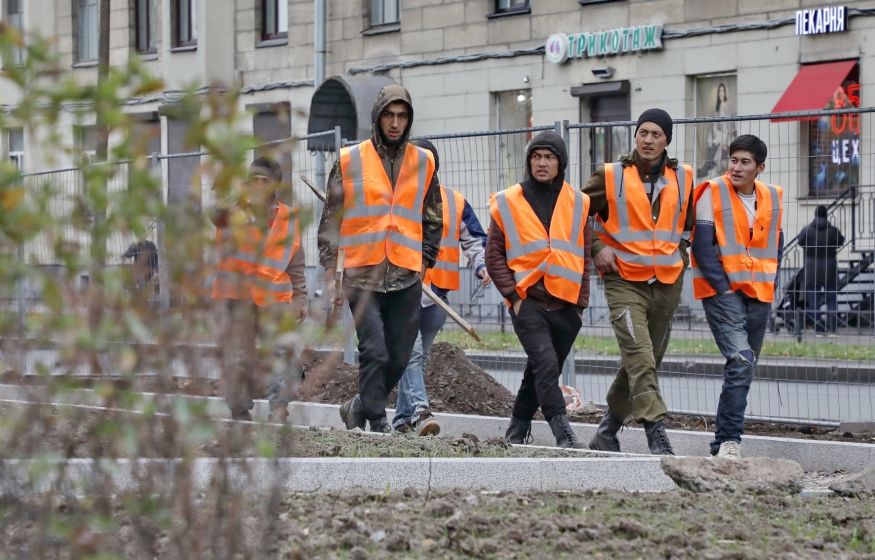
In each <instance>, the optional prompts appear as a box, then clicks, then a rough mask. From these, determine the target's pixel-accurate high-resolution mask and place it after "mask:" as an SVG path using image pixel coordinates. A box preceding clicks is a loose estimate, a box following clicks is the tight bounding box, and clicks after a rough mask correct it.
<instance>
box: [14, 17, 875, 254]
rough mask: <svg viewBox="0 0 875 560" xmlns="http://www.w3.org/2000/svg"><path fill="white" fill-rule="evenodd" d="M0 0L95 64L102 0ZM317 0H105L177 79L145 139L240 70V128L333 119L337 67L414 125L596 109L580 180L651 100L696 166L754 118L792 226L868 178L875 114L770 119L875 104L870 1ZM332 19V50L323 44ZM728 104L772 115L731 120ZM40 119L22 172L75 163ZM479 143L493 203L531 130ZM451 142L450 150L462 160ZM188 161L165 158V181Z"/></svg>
mask: <svg viewBox="0 0 875 560" xmlns="http://www.w3.org/2000/svg"><path fill="white" fill-rule="evenodd" d="M0 4H2V10H3V12H2V13H3V17H4V19H5V21H6V22H8V23H9V24H10V25H13V26H15V27H18V28H20V29H22V30H23V31H24V32H25V33H31V32H33V33H40V34H43V35H51V36H54V37H56V43H55V44H56V48H57V53H58V55H59V56H60V57H61V60H62V63H63V65H64V67H65V68H68V69H69V72H70V73H71V75H73V76H74V77H76V79H77V80H81V81H83V82H94V81H96V57H97V29H98V26H97V17H98V0H27V1H24V0H0ZM319 4H320V2H319V0H315V1H314V0H209V1H208V0H125V1H123V2H112V11H111V18H110V27H111V32H110V51H111V55H110V60H111V63H112V64H121V63H123V62H124V61H125V60H127V59H128V58H129V57H139V58H140V59H141V60H142V62H143V64H144V65H145V66H146V67H147V68H148V69H150V70H151V71H152V72H153V73H154V74H155V75H157V76H159V77H161V78H162V79H163V80H164V82H165V84H166V88H167V91H166V92H165V93H164V94H162V95H157V96H153V97H150V98H143V99H131V100H130V101H129V104H128V110H129V111H130V112H131V113H134V114H136V115H138V117H139V120H141V122H142V123H143V127H144V129H145V130H148V131H149V133H150V135H151V137H152V138H153V143H152V144H151V145H150V151H154V152H156V153H165V154H169V153H177V152H183V151H188V150H190V149H191V147H188V146H184V144H183V141H182V139H183V137H184V134H185V130H186V124H185V122H184V121H178V120H174V119H173V118H171V117H169V116H167V113H166V111H164V110H163V109H164V107H166V106H167V105H168V104H172V103H173V101H174V92H178V91H179V90H182V89H184V88H185V87H189V86H195V87H207V86H214V85H221V86H223V87H240V88H242V90H243V92H244V93H243V95H241V97H240V99H241V103H242V104H243V105H244V106H245V108H247V109H249V110H250V111H251V114H252V118H251V123H250V124H249V125H247V126H250V125H251V127H252V128H251V130H252V131H254V132H255V133H256V135H258V136H260V137H262V138H263V139H265V140H273V139H279V138H284V137H288V136H292V135H301V134H305V133H307V132H308V131H309V132H317V131H320V130H325V129H328V128H332V127H333V124H332V122H331V119H330V118H328V119H322V120H314V119H313V115H314V114H317V113H319V112H318V111H317V110H316V109H317V107H316V106H315V105H316V103H315V100H316V99H317V97H318V94H319V92H320V91H327V89H325V90H323V89H322V88H324V87H325V86H326V84H327V83H328V82H322V83H320V84H316V83H315V82H316V79H317V76H325V77H326V78H328V80H329V81H331V82H332V83H335V84H337V83H339V84H342V86H343V87H347V88H348V93H350V96H351V97H352V98H351V99H350V100H348V102H351V103H352V104H354V105H357V106H358V107H357V109H358V110H360V111H361V110H362V109H365V111H363V112H362V114H366V113H367V112H368V111H369V109H370V102H371V100H370V99H355V92H356V91H367V88H364V89H356V87H355V84H356V83H359V82H368V81H369V80H370V81H375V80H376V81H377V82H379V81H381V80H383V81H385V80H391V81H393V82H395V83H399V84H402V85H404V86H405V87H407V89H408V90H409V91H410V92H411V94H412V96H413V99H414V104H415V125H414V134H416V135H420V136H424V135H429V136H435V135H437V136H440V135H448V134H451V133H470V132H473V131H486V130H494V129H520V128H527V127H532V126H538V125H552V124H553V123H554V122H557V121H568V122H570V123H585V124H588V128H582V129H579V130H578V131H577V132H576V136H574V138H576V139H573V140H572V144H573V146H572V154H573V155H572V159H573V160H574V161H575V162H576V168H575V171H574V172H573V173H572V178H573V180H574V181H575V182H582V181H585V179H586V177H587V176H588V173H589V171H590V170H591V169H592V167H593V166H594V165H595V164H598V163H600V162H602V161H612V160H614V159H615V158H616V156H617V155H618V154H620V153H623V152H625V151H627V150H628V149H629V148H630V147H631V132H632V131H631V129H630V127H629V126H623V125H617V124H616V123H621V122H624V121H630V120H635V118H636V117H637V115H638V114H639V113H640V112H641V111H642V110H644V109H646V108H648V107H654V106H658V107H662V108H664V109H665V110H667V111H668V112H669V113H670V114H671V115H673V116H674V117H675V118H676V119H679V120H682V119H696V118H701V119H703V121H702V122H701V123H697V122H692V123H687V124H684V125H682V126H679V127H678V128H677V129H676V131H675V139H674V141H673V142H672V145H671V146H670V147H669V151H670V153H671V155H673V156H678V157H680V158H681V159H683V160H684V161H688V162H690V163H691V164H693V165H694V168H695V169H696V174H697V178H698V179H704V178H707V177H710V176H713V175H717V174H719V173H720V172H722V167H723V165H725V161H726V158H727V157H728V153H727V150H728V144H729V142H730V141H731V139H732V137H734V135H735V134H737V133H742V132H747V131H750V132H753V133H757V134H759V135H761V136H763V137H764V139H765V140H766V141H767V143H769V144H770V149H771V154H770V155H771V159H770V161H769V164H768V165H769V167H767V171H766V177H764V178H765V179H766V180H768V181H772V182H775V183H780V184H782V185H783V186H785V192H786V193H787V194H786V197H787V200H785V205H786V206H787V208H788V212H787V213H786V216H787V218H786V220H785V230H786V231H788V232H790V233H791V234H793V233H795V232H796V231H798V230H799V228H801V227H802V225H804V224H805V223H806V222H807V221H808V220H810V217H811V215H812V214H813V210H814V206H815V205H817V204H821V203H824V202H829V201H831V200H833V199H834V198H835V197H837V196H839V195H841V193H843V192H845V191H847V190H848V188H849V187H859V188H861V189H865V188H870V189H871V188H872V185H873V184H875V171H873V167H872V162H871V158H870V157H868V156H869V155H870V154H872V152H873V149H872V140H871V132H870V131H869V130H867V125H868V124H869V123H870V122H871V121H870V120H869V119H868V118H867V116H866V115H859V116H856V115H854V116H847V115H845V116H834V117H832V118H830V117H827V118H799V117H794V118H788V119H783V120H777V119H770V118H769V115H771V114H773V113H775V112H783V111H817V110H821V109H827V108H838V107H850V106H860V107H869V106H873V105H875V103H873V101H872V94H871V93H870V91H869V90H870V88H871V87H872V86H873V85H875V53H873V52H872V49H868V48H867V45H868V43H870V42H871V41H872V37H875V0H849V1H847V2H842V3H835V2H828V1H826V0H820V1H816V0H772V1H770V2H762V1H760V0H722V1H719V2H718V1H704V0H324V3H323V5H324V14H325V17H324V20H322V19H321V18H317V15H318V13H319V10H317V5H319ZM320 31H324V41H325V47H324V53H322V54H323V56H322V57H321V58H322V60H323V61H324V63H323V64H324V66H322V67H319V66H318V64H319V62H318V58H319V57H317V56H316V54H317V53H316V50H321V48H317V47H316V46H314V45H315V44H316V40H317V39H318V37H319V35H320ZM14 63H15V60H11V61H6V60H4V64H14ZM341 89H342V88H341ZM314 94H316V95H314ZM16 95H17V93H16V92H15V91H13V90H11V89H10V88H9V87H8V86H7V85H6V84H2V83H0V105H4V106H11V105H14V104H15V103H16V102H17V101H18V99H17V98H16ZM326 99H328V100H332V101H330V103H332V104H336V103H338V102H337V101H336V98H334V97H330V96H329V97H327V98H326ZM734 115H739V116H741V115H762V116H763V117H762V118H760V119H759V120H752V121H739V122H735V121H732V120H731V117H732V116H734ZM360 120H361V119H360ZM592 123H606V124H605V125H604V126H594V125H592ZM612 123H614V124H612ZM368 124H369V123H362V122H359V123H358V129H357V131H358V133H354V132H350V130H351V129H344V133H345V134H344V136H346V137H347V139H349V140H353V139H355V138H354V136H361V132H360V131H361V130H366V129H367V126H365V125H368ZM89 126H90V124H89V123H81V122H74V121H73V119H72V118H71V119H70V121H69V127H68V128H69V130H68V131H67V133H68V134H69V138H70V142H71V144H75V143H77V142H78V143H80V144H81V145H82V146H84V147H87V145H88V144H89V143H93V133H91V131H90V128H89ZM43 135H44V132H41V131H39V130H32V129H30V128H28V126H27V125H26V123H22V124H21V125H20V126H9V127H8V128H7V130H5V131H3V137H2V142H3V149H4V151H5V153H6V154H7V156H8V157H9V158H11V159H13V160H14V161H15V162H16V163H17V164H19V165H20V166H22V168H23V169H24V170H26V171H36V170H42V169H47V168H52V167H58V166H63V165H66V164H70V163H72V162H70V161H63V159H62V158H63V157H64V156H63V155H61V156H60V158H61V159H59V157H58V156H57V155H56V154H54V153H53V154H46V153H42V152H41V151H40V146H41V145H42V143H43V142H42V139H43ZM524 139H525V136H523V140H524ZM444 145H446V146H448V145H449V144H444ZM440 147H441V145H439V148H440ZM486 149H487V150H488V151H489V152H490V154H491V155H490V156H489V157H490V158H493V160H502V161H504V162H505V163H504V164H502V165H507V166H508V167H509V168H511V169H515V170H517V171H512V172H509V173H507V174H505V175H501V174H498V175H495V176H489V177H488V178H486V179H478V181H479V182H481V183H485V184H486V187H485V188H486V189H487V190H486V192H480V191H477V192H474V191H473V190H468V192H466V189H473V188H474V187H473V186H470V185H466V184H460V183H464V181H463V180H461V179H460V180H459V181H457V184H454V185H453V186H456V187H457V188H460V189H461V190H462V191H463V192H465V194H466V195H468V196H469V198H474V199H475V200H472V203H473V204H474V207H475V209H476V210H477V211H478V213H479V214H480V215H481V217H482V218H484V219H485V218H486V216H487V213H486V207H487V198H486V195H487V194H488V191H490V190H495V189H498V188H503V187H504V186H507V184H510V183H512V182H515V181H516V180H518V178H519V170H521V165H522V164H521V160H520V157H519V156H520V151H521V149H522V142H517V143H510V142H508V143H504V142H501V141H495V142H492V143H490V144H488V146H487V148H486ZM464 151H466V150H460V153H462V152H464ZM467 151H468V152H470V150H467ZM452 159H453V158H452V156H451V157H449V158H442V162H444V165H447V166H451V165H452V163H451V161H452ZM494 163H495V162H494V161H493V162H492V164H494ZM492 164H490V165H492ZM484 165H486V164H484ZM193 166H194V164H193V163H192V162H187V161H178V162H175V163H170V164H169V165H168V169H167V174H168V176H167V181H166V182H165V184H168V185H170V186H169V187H168V198H172V196H173V194H172V192H169V191H171V190H172V189H173V186H172V185H173V184H175V183H180V184H183V183H185V181H182V180H179V179H178V178H179V177H183V178H184V177H190V176H191V174H192V173H193V172H194V169H193ZM450 177H452V175H450ZM870 226H871V224H870ZM311 244H312V243H311ZM308 247H309V245H308ZM308 250H310V251H312V248H310V249H308ZM309 258H310V262H314V259H315V255H309Z"/></svg>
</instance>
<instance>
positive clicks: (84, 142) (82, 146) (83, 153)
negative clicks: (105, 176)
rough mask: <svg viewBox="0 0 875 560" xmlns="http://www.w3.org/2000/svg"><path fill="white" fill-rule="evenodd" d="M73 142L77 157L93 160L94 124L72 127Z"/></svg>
mask: <svg viewBox="0 0 875 560" xmlns="http://www.w3.org/2000/svg"><path fill="white" fill-rule="evenodd" d="M73 144H74V148H75V150H76V153H75V155H76V157H77V158H79V157H82V158H85V159H87V160H88V161H94V158H95V157H97V127H96V126H94V125H88V126H75V127H73Z"/></svg>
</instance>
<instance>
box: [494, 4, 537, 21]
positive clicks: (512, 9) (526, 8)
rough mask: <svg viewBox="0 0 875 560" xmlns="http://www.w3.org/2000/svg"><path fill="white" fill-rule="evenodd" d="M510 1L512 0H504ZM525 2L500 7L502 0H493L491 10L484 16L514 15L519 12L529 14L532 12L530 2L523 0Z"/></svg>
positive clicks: (519, 13)
mask: <svg viewBox="0 0 875 560" xmlns="http://www.w3.org/2000/svg"><path fill="white" fill-rule="evenodd" d="M505 1H506V2H508V3H510V2H511V1H513V0H505ZM523 1H524V2H525V4H523V5H522V6H506V7H502V6H501V3H502V0H495V1H494V2H493V4H492V8H493V12H492V13H491V14H489V15H488V16H486V17H487V18H495V17H505V16H516V15H521V14H530V13H532V3H531V0H523Z"/></svg>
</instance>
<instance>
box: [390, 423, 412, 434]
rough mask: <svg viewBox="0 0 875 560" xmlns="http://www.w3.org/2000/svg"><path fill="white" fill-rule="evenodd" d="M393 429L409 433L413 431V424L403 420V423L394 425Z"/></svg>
mask: <svg viewBox="0 0 875 560" xmlns="http://www.w3.org/2000/svg"><path fill="white" fill-rule="evenodd" d="M394 430H395V431H396V432H398V433H399V434H409V433H410V432H412V431H413V424H411V423H410V422H404V423H403V424H399V425H397V426H394Z"/></svg>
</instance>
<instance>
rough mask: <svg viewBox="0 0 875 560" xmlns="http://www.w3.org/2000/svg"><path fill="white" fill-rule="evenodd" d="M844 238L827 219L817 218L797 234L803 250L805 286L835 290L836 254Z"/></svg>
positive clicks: (843, 242) (836, 274) (836, 273)
mask: <svg viewBox="0 0 875 560" xmlns="http://www.w3.org/2000/svg"><path fill="white" fill-rule="evenodd" d="M844 244H845V236H844V235H842V232H841V231H839V228H837V227H835V226H834V225H832V224H831V223H829V219H828V218H824V217H821V216H818V217H816V218H814V220H813V221H812V222H811V223H810V224H808V225H807V226H805V227H804V228H803V229H802V231H801V232H799V246H800V247H802V248H803V249H804V250H805V286H806V287H807V288H819V287H826V288H827V289H835V288H836V283H837V281H838V279H837V276H838V262H837V260H836V253H837V252H838V250H839V249H840V248H841V247H842V245H844Z"/></svg>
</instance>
